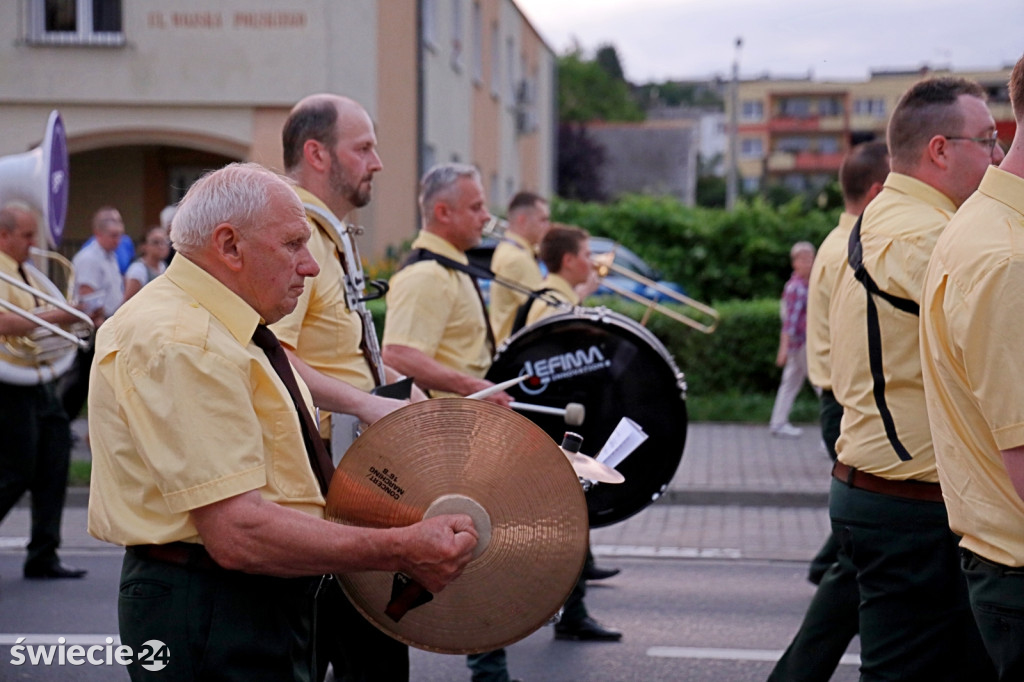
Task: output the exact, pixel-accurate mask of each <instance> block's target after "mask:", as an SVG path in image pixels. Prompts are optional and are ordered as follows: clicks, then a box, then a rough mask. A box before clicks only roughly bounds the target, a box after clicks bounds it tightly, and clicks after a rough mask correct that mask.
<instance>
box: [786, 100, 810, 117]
mask: <svg viewBox="0 0 1024 682" xmlns="http://www.w3.org/2000/svg"><path fill="white" fill-rule="evenodd" d="M779 114H780V115H781V116H782V117H783V118H808V117H809V116H810V115H811V100H809V99H807V98H806V97H789V98H787V99H783V100H780V101H779Z"/></svg>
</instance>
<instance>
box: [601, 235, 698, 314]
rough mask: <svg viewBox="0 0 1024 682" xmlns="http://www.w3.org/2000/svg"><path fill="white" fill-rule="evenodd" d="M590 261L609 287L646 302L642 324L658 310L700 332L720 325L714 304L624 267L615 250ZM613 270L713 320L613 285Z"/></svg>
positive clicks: (625, 295) (640, 301)
mask: <svg viewBox="0 0 1024 682" xmlns="http://www.w3.org/2000/svg"><path fill="white" fill-rule="evenodd" d="M590 262H591V263H592V264H593V265H594V269H595V270H596V271H597V276H598V277H600V278H601V280H602V281H601V284H602V285H604V286H605V287H606V288H608V289H611V290H612V291H614V292H615V293H616V294H618V295H619V296H623V297H625V298H628V299H630V300H631V301H636V302H637V303H642V304H644V305H646V306H647V308H646V310H644V314H643V317H642V318H641V319H640V325H641V326H643V327H646V326H647V320H649V319H650V317H651V313H652V312H653V311H658V312H659V313H661V314H662V315H665V316H667V317H670V318H672V319H673V320H675V321H676V322H682V323H683V324H685V325H686V326H688V327H690V328H692V329H696V330H697V331H699V332H703V333H705V334H710V333H711V332H713V331H715V329H717V328H718V311H717V310H715V309H714V308H712V307H711V306H708V305H705V304H703V303H701V302H700V301H696V300H694V299H692V298H690V297H689V296H687V295H685V294H681V293H679V292H678V291H675V290H673V289H669V288H668V287H666V286H664V285H663V284H659V283H658V282H655V281H654V280H653V279H649V278H647V277H644V276H643V275H641V274H639V273H636V272H633V271H632V270H630V269H629V268H624V267H622V266H621V265H616V264H615V251H609V252H607V253H602V254H601V255H599V256H594V257H593V258H591V259H590ZM612 272H614V273H615V274H617V275H621V276H623V277H627V278H629V279H631V280H633V281H634V282H637V283H639V284H642V285H644V286H645V287H647V288H649V289H653V290H654V291H657V292H658V293H659V294H662V295H663V296H667V297H669V298H671V299H672V300H674V301H675V302H676V303H680V304H682V305H685V306H688V307H690V308H693V309H694V310H696V311H698V312H700V313H702V314H703V315H705V316H706V317H708V318H710V320H711V321H710V322H709V323H704V322H700V321H698V320H696V319H694V318H693V317H690V316H689V315H684V314H683V313H681V312H679V311H676V310H672V309H671V308H669V307H668V306H665V305H662V304H661V303H659V302H658V301H656V300H654V299H653V298H648V297H647V296H643V295H641V294H638V293H636V292H635V291H630V290H629V289H625V288H623V287H620V286H618V285H617V284H612V283H611V282H609V281H607V279H606V278H607V277H608V275H609V274H610V273H612Z"/></svg>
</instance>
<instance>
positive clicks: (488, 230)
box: [484, 216, 718, 334]
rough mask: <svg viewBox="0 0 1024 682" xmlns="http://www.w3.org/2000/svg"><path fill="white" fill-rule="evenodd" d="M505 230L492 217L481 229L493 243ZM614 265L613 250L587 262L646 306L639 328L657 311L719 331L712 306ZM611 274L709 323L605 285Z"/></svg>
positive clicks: (694, 326) (708, 330)
mask: <svg viewBox="0 0 1024 682" xmlns="http://www.w3.org/2000/svg"><path fill="white" fill-rule="evenodd" d="M507 229H508V222H507V221H505V220H502V219H501V218H498V217H497V216H491V219H490V221H489V222H488V223H487V225H485V226H484V235H485V236H488V237H493V238H496V239H501V238H502V237H504V236H505V231H506V230H507ZM614 261H615V251H614V250H612V251H609V252H608V253H604V254H601V255H599V256H594V257H592V258H591V259H590V262H591V263H592V264H593V266H594V270H595V271H596V272H597V276H598V277H600V278H601V280H602V282H601V284H602V285H603V286H605V287H606V288H608V289H610V290H611V291H613V292H615V293H616V294H618V295H620V296H622V297H624V298H627V299H629V300H631V301H635V302H636V303H641V304H643V305H645V306H647V308H646V310H644V314H643V317H642V318H641V320H640V324H641V326H645V327H646V326H647V321H648V320H649V319H650V317H651V313H652V312H654V311H657V312H659V313H661V314H662V315H665V316H667V317H669V318H671V319H673V320H675V321H676V322H681V323H682V324H685V325H686V326H688V327H690V328H692V329H696V330H697V331H699V332H702V333H704V334H710V333H712V332H713V331H715V329H717V328H718V311H717V310H715V309H714V308H712V307H711V306H708V305H705V304H703V303H701V302H700V301H697V300H694V299H692V298H690V297H689V296H686V295H685V294H681V293H679V292H678V291H674V290H672V289H669V288H668V287H666V286H664V285H662V284H659V283H658V282H655V281H654V280H652V279H649V278H647V277H644V276H643V275H641V274H638V273H636V272H633V271H632V270H630V269H628V268H624V267H622V266H621V265H616V264H615V262H614ZM613 272H614V273H615V274H617V275H621V276H622V277H626V278H628V279H631V280H633V281H634V282H637V283H639V284H642V285H643V286H645V287H648V288H649V289H652V290H654V291H657V292H658V293H659V294H661V295H663V296H666V297H668V298H671V299H672V300H673V301H675V302H676V303H679V304H681V305H684V306H687V307H689V308H692V309H693V310H696V311H697V312H699V313H701V314H702V315H703V316H705V317H707V318H709V320H710V321H709V322H702V321H700V320H698V319H695V318H694V317H691V316H689V315H686V314H684V313H681V312H679V311H677V310H673V309H672V308H669V307H668V306H665V305H662V304H661V303H659V302H658V301H656V300H654V299H653V298H648V297H647V296H643V295H641V294H638V293H636V292H635V291H630V290H629V289H625V288H623V287H620V286H618V285H616V284H613V283H611V282H608V281H606V278H607V277H608V275H609V274H611V273H613ZM500 283H501V282H499V284H500Z"/></svg>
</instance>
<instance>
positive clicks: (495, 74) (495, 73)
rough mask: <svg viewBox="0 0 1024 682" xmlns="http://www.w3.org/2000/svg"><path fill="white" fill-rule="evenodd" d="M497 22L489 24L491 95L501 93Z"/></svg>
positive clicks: (499, 45)
mask: <svg viewBox="0 0 1024 682" xmlns="http://www.w3.org/2000/svg"><path fill="white" fill-rule="evenodd" d="M498 35H499V34H498V23H497V22H495V23H494V24H492V25H491V95H492V96H493V97H497V96H498V95H499V94H501V89H500V88H501V86H500V85H499V83H500V82H501V41H500V40H498Z"/></svg>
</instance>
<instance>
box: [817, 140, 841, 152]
mask: <svg viewBox="0 0 1024 682" xmlns="http://www.w3.org/2000/svg"><path fill="white" fill-rule="evenodd" d="M818 152H819V153H821V154H838V153H839V140H838V139H837V138H834V137H823V138H821V139H820V140H818Z"/></svg>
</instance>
